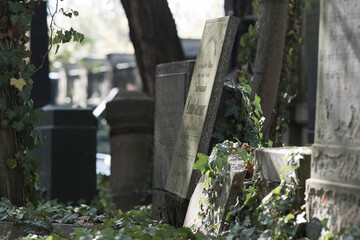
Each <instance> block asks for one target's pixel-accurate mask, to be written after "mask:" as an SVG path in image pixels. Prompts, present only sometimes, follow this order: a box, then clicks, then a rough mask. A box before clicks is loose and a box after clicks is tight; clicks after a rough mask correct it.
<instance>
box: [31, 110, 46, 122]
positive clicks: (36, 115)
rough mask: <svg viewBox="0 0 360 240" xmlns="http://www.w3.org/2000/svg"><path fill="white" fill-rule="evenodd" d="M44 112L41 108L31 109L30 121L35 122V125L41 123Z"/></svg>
mask: <svg viewBox="0 0 360 240" xmlns="http://www.w3.org/2000/svg"><path fill="white" fill-rule="evenodd" d="M45 115H46V114H45V112H44V110H42V109H41V108H39V109H32V110H31V112H30V117H31V119H32V120H33V121H34V122H35V124H39V123H41V121H42V119H43V118H44V117H45Z"/></svg>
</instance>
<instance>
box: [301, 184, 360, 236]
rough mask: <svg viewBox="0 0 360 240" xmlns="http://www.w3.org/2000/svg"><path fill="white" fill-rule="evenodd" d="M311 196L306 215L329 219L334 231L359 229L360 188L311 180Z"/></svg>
mask: <svg viewBox="0 0 360 240" xmlns="http://www.w3.org/2000/svg"><path fill="white" fill-rule="evenodd" d="M306 192H307V193H308V195H309V198H308V200H307V205H308V206H310V207H307V208H306V211H307V212H306V215H307V216H309V217H316V218H319V219H328V224H329V226H331V229H332V230H339V229H341V228H342V227H344V226H347V231H350V230H351V229H352V228H353V227H354V228H359V225H358V224H359V222H360V207H359V202H360V186H359V185H353V184H345V183H339V182H334V181H332V180H321V179H316V178H311V179H309V180H308V181H307V182H306Z"/></svg>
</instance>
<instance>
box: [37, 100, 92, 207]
mask: <svg viewBox="0 0 360 240" xmlns="http://www.w3.org/2000/svg"><path fill="white" fill-rule="evenodd" d="M44 111H45V113H46V117H45V118H44V120H43V123H42V125H41V126H38V127H36V130H38V131H40V133H41V135H43V136H45V137H46V140H45V141H44V144H43V145H41V146H40V147H39V148H38V149H37V150H36V151H35V152H34V153H33V156H34V157H40V159H41V164H42V165H41V167H40V168H39V169H38V172H39V175H40V186H44V187H45V188H46V198H47V199H55V198H57V199H58V200H59V201H62V202H67V201H78V200H81V199H84V200H87V201H90V200H92V199H93V198H94V197H95V194H96V129H97V122H96V119H95V117H94V116H93V115H92V110H91V109H67V108H55V107H50V106H45V107H44Z"/></svg>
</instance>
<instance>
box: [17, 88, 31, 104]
mask: <svg viewBox="0 0 360 240" xmlns="http://www.w3.org/2000/svg"><path fill="white" fill-rule="evenodd" d="M30 95H31V92H30V89H29V88H24V89H23V90H22V91H20V92H19V96H20V97H21V99H22V100H24V102H27V101H29V100H30Z"/></svg>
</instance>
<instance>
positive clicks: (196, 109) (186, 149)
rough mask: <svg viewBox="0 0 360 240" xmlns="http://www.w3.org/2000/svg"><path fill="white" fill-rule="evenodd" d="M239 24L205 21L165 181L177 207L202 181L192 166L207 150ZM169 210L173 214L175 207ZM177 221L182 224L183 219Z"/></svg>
mask: <svg viewBox="0 0 360 240" xmlns="http://www.w3.org/2000/svg"><path fill="white" fill-rule="evenodd" d="M238 24H239V19H238V18H236V17H224V18H219V19H214V20H208V21H207V22H206V24H205V29H204V33H203V37H202V39H201V43H200V51H199V54H198V56H197V59H196V63H195V67H194V73H193V76H192V80H191V84H190V88H189V94H188V96H187V99H186V104H185V108H184V113H183V117H182V122H181V124H180V129H179V133H178V137H177V141H176V145H175V148H174V152H173V155H172V158H171V165H170V170H169V177H168V178H167V182H166V190H167V191H168V192H169V196H172V197H170V198H174V199H178V200H179V201H177V200H174V202H178V203H179V204H176V205H177V206H182V207H184V205H183V204H182V202H183V201H186V200H187V201H188V200H189V199H190V197H191V195H192V193H193V191H194V189H195V187H196V184H197V182H198V181H199V178H200V174H199V172H197V171H193V170H192V166H193V164H194V162H195V159H196V154H197V153H198V152H201V153H205V154H206V153H207V151H208V147H209V143H210V139H211V135H212V132H213V127H214V122H215V118H216V113H217V109H218V106H219V102H220V97H221V92H222V89H223V84H224V80H225V75H226V71H227V68H228V63H229V59H230V55H231V51H232V46H233V42H234V38H235V34H236V30H237V26H238ZM181 210H184V209H181ZM168 212H170V215H173V214H172V213H171V212H173V211H172V209H169V208H168ZM176 214H178V215H179V216H180V215H181V216H182V215H184V216H185V213H183V212H181V213H176ZM176 222H177V223H176V225H178V224H180V225H182V222H183V219H177V220H176Z"/></svg>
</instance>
